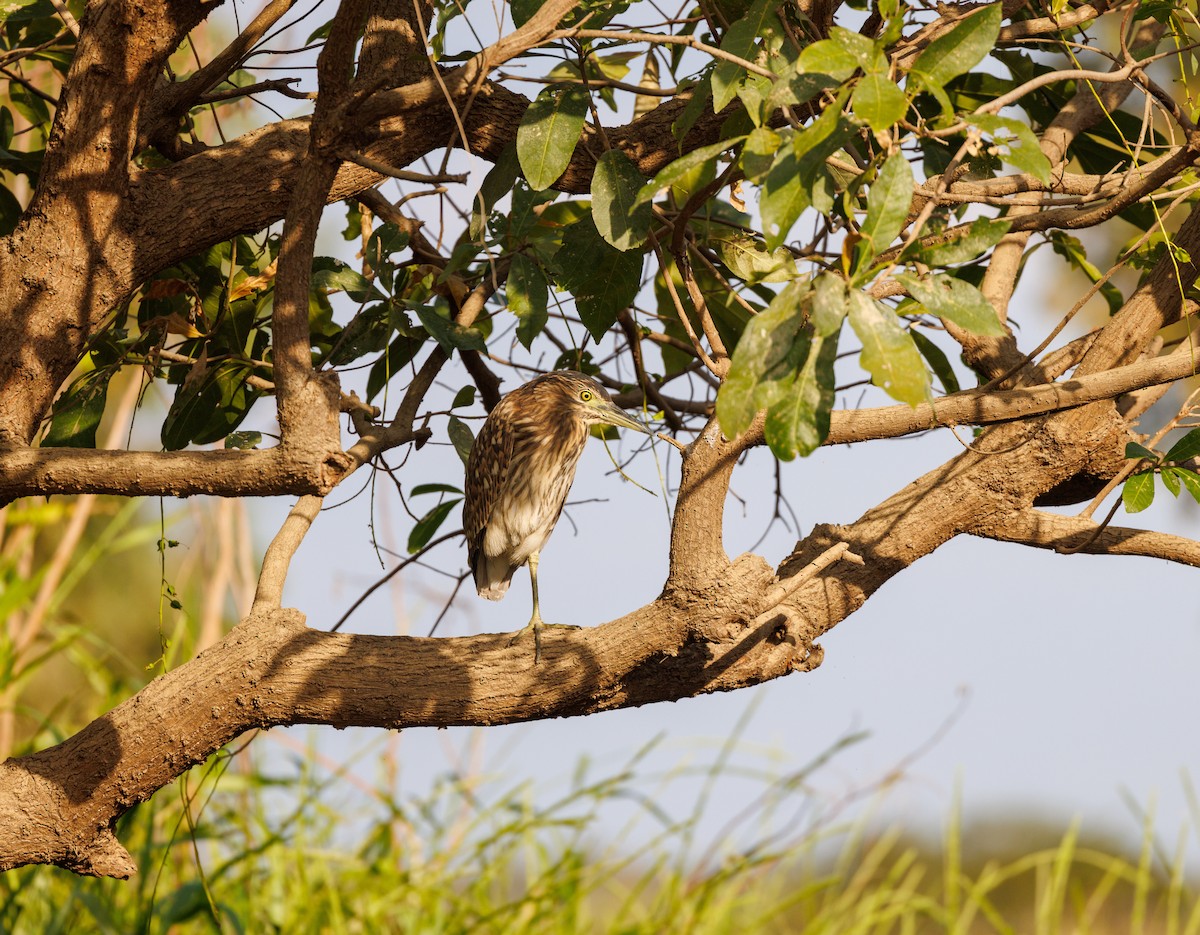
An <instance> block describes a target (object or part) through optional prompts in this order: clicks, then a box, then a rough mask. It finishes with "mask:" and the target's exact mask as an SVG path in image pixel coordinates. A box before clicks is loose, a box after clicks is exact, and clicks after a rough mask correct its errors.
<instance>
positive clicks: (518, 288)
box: [504, 253, 549, 350]
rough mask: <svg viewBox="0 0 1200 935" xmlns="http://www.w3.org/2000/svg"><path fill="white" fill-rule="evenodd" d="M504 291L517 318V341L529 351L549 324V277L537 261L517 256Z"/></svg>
mask: <svg viewBox="0 0 1200 935" xmlns="http://www.w3.org/2000/svg"><path fill="white" fill-rule="evenodd" d="M504 290H505V293H506V294H507V295H508V308H509V311H511V312H512V313H513V314H514V315H516V316H517V340H518V341H520V342H521V344H522V345H523V346H524V348H525V349H526V350H529V347H530V345H532V344H533V339H534V338H536V337H537V336H538V335H539V334H541V333H542V329H543V328H545V327H546V322H547V321H548V320H549V313H548V311H547V295H548V292H549V286H548V285H547V283H546V277H545V276H543V275H542V271H541V269H540V268H539V267H538V265H537V264H536V263H535V262H534V261H533V260H531V259H529V257H527V256H525V254H523V253H517V254H514V255H513V258H512V266H511V267H510V268H509V271H508V281H507V282H506V283H505V286H504Z"/></svg>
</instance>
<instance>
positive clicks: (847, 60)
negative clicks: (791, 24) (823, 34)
mask: <svg viewBox="0 0 1200 935" xmlns="http://www.w3.org/2000/svg"><path fill="white" fill-rule="evenodd" d="M797 68H798V69H799V70H800V71H801V72H805V73H808V74H818V75H829V76H830V77H831V78H833V79H834V80H835V81H837V82H838V83H839V84H840V83H841V82H843V81H845V80H846V79H847V78H849V77H850V76H851V75H852V74H854V72H855V71H857V70H858V59H857V58H855V56H854V53H853V52H851V51H850V50H849V49H848V48H846V47H845V46H844V45H842V44H840V43H838V42H835V41H834V40H832V39H822V40H821V41H820V42H814V43H812V44H811V45H807V46H805V47H804V51H803V52H801V53H800V58H799V60H798V62H797Z"/></svg>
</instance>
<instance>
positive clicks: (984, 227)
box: [917, 218, 1057, 266]
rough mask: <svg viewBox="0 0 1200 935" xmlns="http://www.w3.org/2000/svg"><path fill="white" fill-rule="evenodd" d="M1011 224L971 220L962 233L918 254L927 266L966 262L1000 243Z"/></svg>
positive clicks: (988, 219)
mask: <svg viewBox="0 0 1200 935" xmlns="http://www.w3.org/2000/svg"><path fill="white" fill-rule="evenodd" d="M1011 226H1012V222H1011V221H994V220H992V219H991V218H976V219H975V220H974V221H972V222H971V226H970V227H968V228H964V229H962V233H960V234H959V235H958V236H957V237H955V238H954V239H953V240H948V241H947V242H946V243H943V244H935V245H933V246H929V247H921V248H920V249H919V250H918V251H917V256H918V257H919V258H920V260H921V262H922V263H924V264H925V265H926V266H953V265H955V264H957V263H966V262H967V261H968V260H973V259H975V257H977V256H979V255H980V254H982V253H983V252H984V251H986V250H990V249H991V248H992V247H994V246H995V245H996V244H998V243H999V242H1000V240H1001V238H1002V237H1003V236H1004V235H1005V234H1007V233H1008V229H1009V228H1010V227H1011ZM1054 233H1057V231H1055V232H1054Z"/></svg>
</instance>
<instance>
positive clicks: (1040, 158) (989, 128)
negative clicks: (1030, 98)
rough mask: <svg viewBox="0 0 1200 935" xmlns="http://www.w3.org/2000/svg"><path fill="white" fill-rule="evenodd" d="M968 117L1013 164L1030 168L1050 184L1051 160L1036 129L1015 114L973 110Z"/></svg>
mask: <svg viewBox="0 0 1200 935" xmlns="http://www.w3.org/2000/svg"><path fill="white" fill-rule="evenodd" d="M967 121H968V122H969V123H972V124H974V125H975V126H977V127H979V129H981V130H983V131H985V132H986V133H987V134H988V135H989V136H991V138H992V142H993V143H994V144H995V147H996V148H998V150H999V151H998V152H997V153H996V155H998V156H999V157H1000V158H1001V159H1003V160H1004V161H1005V162H1007V163H1008V164H1009V165H1010V166H1013V167H1015V168H1017V169H1020V170H1021V171H1023V172H1028V173H1029V174H1030V175H1032V176H1034V177H1035V178H1037V179H1038V180H1039V181H1041V182H1043V183H1044V184H1047V185H1049V184H1050V160H1049V159H1047V158H1046V156H1045V155H1044V154H1043V153H1042V150H1041V148H1040V146H1039V145H1038V138H1037V137H1036V136H1035V135H1034V133H1033V130H1031V129H1030V128H1029V127H1028V126H1026V125H1025V124H1024V123H1022V122H1021V121H1020V120H1015V119H1013V118H1012V117H997V116H996V115H994V114H971V115H970V116H969V117H968V118H967Z"/></svg>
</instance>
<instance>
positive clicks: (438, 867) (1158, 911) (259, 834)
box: [0, 734, 1200, 935]
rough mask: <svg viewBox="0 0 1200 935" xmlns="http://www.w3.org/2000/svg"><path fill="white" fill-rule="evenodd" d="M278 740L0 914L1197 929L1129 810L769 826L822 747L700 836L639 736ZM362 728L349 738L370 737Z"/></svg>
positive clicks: (263, 924) (463, 925) (644, 926)
mask: <svg viewBox="0 0 1200 935" xmlns="http://www.w3.org/2000/svg"><path fill="white" fill-rule="evenodd" d="M292 736H293V735H291V734H288V735H285V737H284V738H283V739H285V743H290V744H293V745H294V744H295V742H294V740H292ZM274 737H275V735H271V737H263V736H260V737H259V738H258V740H257V741H256V743H255V745H254V748H255V750H256V751H260V752H259V753H258V755H257V756H253V757H252V756H251V755H249V754H248V753H246V752H242V753H239V754H237V755H233V754H231V753H228V752H226V753H223V754H222V755H220V756H218V757H215V758H213V759H212V760H211V761H210V762H209V763H207V764H205V765H204V766H201V767H197V768H196V769H195V770H193V771H192V772H191V773H190V774H188V775H187V776H186V777H184V778H183V779H181V780H180V782H179V783H177V784H176V785H175V786H173V787H169V788H167V789H164V790H162V791H161V792H160V793H159V794H158V795H156V796H155V797H154V798H153V799H152V800H151V801H150V802H148V803H146V804H144V805H142V806H140V807H139V808H137V809H135V810H133V811H132V812H131V813H130V814H128V815H127V816H125V818H124V819H122V821H121V823H120V825H119V829H118V831H119V835H120V837H121V839H122V841H123V842H125V844H126V845H127V846H128V847H129V848H130V850H131V852H132V853H133V854H134V856H135V858H136V859H137V861H138V864H139V866H140V867H141V873H140V874H139V875H138V876H137V877H135V878H134V879H133V880H130V881H128V882H119V881H112V880H89V879H82V878H78V877H75V876H73V875H72V874H69V873H67V872H65V871H61V870H58V869H56V868H47V867H29V868H23V869H21V870H17V871H12V872H9V873H7V874H4V875H0V931H3V932H11V933H14V935H16V933H76V932H106V933H107V932H113V933H135V932H145V933H166V932H171V933H191V932H213V931H221V932H249V933H257V932H286V933H308V932H312V933H324V932H347V933H354V932H363V933H366V932H389V933H390V932H396V933H401V932H402V933H443V932H447V933H457V932H487V933H493V932H494V933H514V935H516V933H563V932H570V933H575V932H579V933H584V932H589V933H590V932H606V933H621V935H633V933H663V932H670V933H675V932H681V933H697V935H700V933H737V935H744V933H758V932H763V933H785V932H803V933H806V935H824V933H829V935H833V933H837V935H843V933H863V935H868V933H870V935H875V933H914V935H915V933H962V935H972V933H993V932H994V933H1014V935H1024V933H1033V935H1052V933H1081V935H1082V933H1096V935H1106V933H1117V932H1121V933H1144V935H1160V933H1161V935H1188V933H1196V932H1200V899H1198V898H1197V888H1196V887H1195V886H1194V885H1193V883H1192V882H1189V881H1188V880H1187V879H1186V876H1185V873H1184V858H1183V853H1184V849H1183V847H1182V842H1181V844H1180V846H1179V847H1178V848H1177V850H1176V853H1175V854H1174V855H1172V856H1170V857H1168V856H1167V855H1164V854H1161V853H1158V852H1156V850H1155V846H1154V839H1153V835H1152V834H1151V833H1150V831H1149V828H1150V824H1149V820H1150V819H1149V817H1148V816H1147V833H1146V835H1145V836H1144V840H1143V843H1142V846H1141V848H1140V850H1139V851H1138V852H1137V853H1132V854H1121V853H1119V852H1118V849H1117V848H1115V847H1112V846H1104V845H1102V844H1099V843H1097V844H1089V843H1087V841H1086V839H1085V837H1084V835H1083V833H1082V829H1080V828H1079V827H1078V826H1077V825H1072V826H1071V827H1069V828H1068V829H1066V831H1064V832H1061V834H1060V835H1059V836H1058V841H1057V843H1056V844H1054V845H1052V846H1048V847H1040V848H1037V849H1032V850H1029V851H1027V852H1023V853H1022V852H1016V853H1008V854H1005V853H1000V852H998V851H995V850H992V849H990V848H989V846H988V844H989V841H988V840H987V839H986V837H985V838H984V839H982V840H981V839H980V837H979V836H978V835H977V834H976V833H975V832H974V831H973V830H972V829H971V828H970V827H963V826H962V824H961V823H960V822H959V821H958V819H957V818H956V817H955V815H956V812H952V813H951V816H950V819H949V820H948V821H947V825H946V829H945V834H944V838H943V840H942V842H941V845H940V847H938V846H934V847H931V846H930V845H929V844H928V843H927V842H923V841H922V840H921V839H919V838H918V837H915V836H913V835H910V834H908V833H906V832H905V831H904V830H902V829H900V828H891V829H883V830H880V829H879V828H878V827H876V826H875V824H874V823H873V822H872V821H871V820H870V818H869V815H859V816H858V817H856V818H854V819H853V820H841V811H840V810H839V809H836V808H835V809H833V810H832V811H828V810H824V811H823V810H822V809H820V808H817V809H813V810H812V811H811V812H810V814H809V817H808V818H807V819H805V820H804V821H803V822H801V823H799V825H798V826H796V827H785V826H783V824H782V822H783V821H784V816H786V815H790V814H794V813H795V810H796V807H797V805H798V804H799V800H800V799H801V798H803V797H805V796H807V795H808V794H809V793H808V792H807V791H806V790H805V788H804V786H805V781H806V779H807V777H808V776H809V775H811V770H812V769H813V768H816V767H817V766H818V765H819V763H818V764H813V765H812V766H810V767H808V768H806V769H805V770H801V771H798V772H796V773H793V774H790V775H788V776H783V777H778V778H776V779H775V780H773V781H772V782H770V783H767V784H765V786H764V795H763V796H762V797H761V798H760V800H759V801H758V804H757V805H755V806H754V808H753V809H751V811H752V812H753V813H752V814H751V813H747V814H745V815H744V816H742V820H741V821H740V822H739V824H738V826H736V827H728V828H726V829H725V831H724V832H722V833H723V834H724V835H725V837H724V838H723V839H717V840H713V841H703V842H700V843H698V841H699V835H698V831H699V829H700V828H701V825H702V824H703V825H704V827H706V828H711V827H712V825H711V822H710V823H707V824H705V823H704V822H703V819H704V818H705V815H704V809H705V808H706V804H705V802H706V799H705V796H704V795H701V796H699V797H697V799H696V802H695V805H694V806H693V808H692V810H691V813H690V814H689V815H688V816H687V817H686V818H684V819H682V820H679V819H672V818H671V817H670V816H669V815H668V814H667V813H666V812H664V811H663V810H662V809H661V808H660V807H659V806H658V804H657V794H658V793H660V792H661V789H662V786H661V782H660V780H661V777H654V776H651V775H649V774H647V773H645V772H644V771H643V770H642V766H641V761H642V759H643V756H644V755H645V753H646V752H647V750H648V749H649V747H647V748H646V750H643V751H640V752H639V753H638V755H636V756H635V757H633V758H632V760H631V761H630V762H629V763H628V764H626V766H625V767H624V768H622V769H620V770H617V771H614V772H612V773H610V774H607V775H604V776H601V777H599V778H593V777H592V775H591V774H592V773H593V772H594V770H593V768H592V767H591V765H590V764H581V766H580V768H579V769H578V770H577V771H576V773H575V776H574V778H573V780H572V781H571V783H570V787H569V789H568V790H567V791H566V792H565V793H563V794H562V795H560V796H558V797H557V798H547V797H546V795H545V794H544V792H543V791H542V790H536V789H534V788H532V787H531V786H529V785H528V784H522V785H515V786H508V787H506V786H505V785H504V781H503V779H502V778H489V777H486V776H458V775H453V774H447V775H445V776H443V777H442V779H441V780H440V781H439V782H438V783H437V785H436V786H435V787H434V788H433V789H431V790H430V791H429V792H428V793H427V794H425V795H423V796H419V797H410V798H405V799H401V798H399V797H397V796H395V795H393V794H392V793H391V792H390V791H389V787H390V784H386V783H382V782H381V783H379V784H378V785H374V786H373V785H369V784H366V783H364V782H363V781H362V780H361V779H359V778H356V777H355V775H354V774H353V773H352V772H351V770H350V765H349V764H340V765H339V766H338V767H336V768H334V769H327V768H325V767H324V766H322V765H321V764H320V760H321V757H320V755H319V753H318V752H317V751H316V750H315V749H314V748H308V749H303V748H302V749H297V750H295V752H294V755H292V756H290V757H289V758H288V759H289V761H290V763H291V764H292V770H293V772H291V774H290V775H288V776H286V777H281V776H278V775H276V776H272V775H270V774H269V773H268V771H267V770H266V769H264V768H263V766H262V764H261V762H260V760H261V759H263V753H262V751H266V750H272V751H277V749H278V747H277V745H276V744H275V742H274V740H273V738H274ZM382 746H383V742H381V743H379V744H373V745H372V747H373V749H372V751H370V753H369V754H368V755H369V756H384V757H386V756H387V755H388V754H387V752H386V751H383V750H381V747H382ZM279 759H280V758H279V757H277V756H275V757H272V760H273V761H274V763H275V764H278V762H279ZM275 768H276V769H278V766H276V767H275ZM728 768H729V763H728V760H727V759H724V758H722V757H720V756H719V757H717V758H715V759H714V760H713V762H712V763H711V764H710V765H708V766H707V767H705V769H706V770H707V771H708V774H709V776H710V777H711V778H712V779H713V780H714V781H716V780H718V779H720V777H721V772H722V771H723V770H726V769H728ZM656 787H657V792H656V794H655V795H651V794H648V793H647V789H650V788H656ZM882 794H886V793H882ZM620 815H625V816H629V820H628V821H627V822H625V823H624V824H623V825H617V824H616V823H615V822H614V816H620ZM1016 817H1017V819H1018V821H1019V816H1016ZM750 828H757V829H761V830H760V831H759V832H756V833H754V834H752V835H749V836H748V835H747V834H746V832H747V829H750ZM981 830H982V832H983V833H984V834H986V832H987V828H986V826H982V827H981ZM1030 830H1031V831H1033V832H1036V833H1039V834H1041V835H1043V836H1044V835H1045V834H1046V832H1047V831H1048V829H1047V828H1046V826H1044V825H1042V826H1040V827H1031V829H1030ZM964 855H966V856H964Z"/></svg>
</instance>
